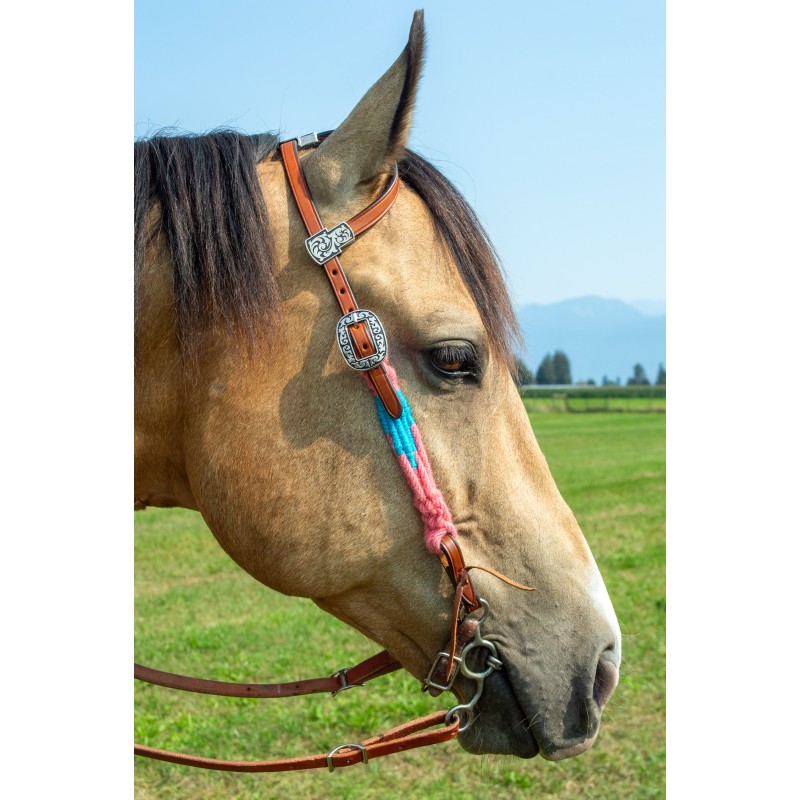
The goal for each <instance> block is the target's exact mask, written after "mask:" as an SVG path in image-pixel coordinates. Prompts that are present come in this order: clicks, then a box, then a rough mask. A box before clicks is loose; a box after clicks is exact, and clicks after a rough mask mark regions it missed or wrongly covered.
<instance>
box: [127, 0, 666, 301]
mask: <svg viewBox="0 0 800 800" xmlns="http://www.w3.org/2000/svg"><path fill="white" fill-rule="evenodd" d="M417 7H423V8H424V9H425V24H426V29H427V34H428V57H427V65H426V69H425V72H424V75H423V80H422V84H421V86H420V91H419V95H418V102H417V112H416V116H415V125H414V130H413V133H412V138H411V142H410V144H411V146H412V147H413V148H414V149H416V150H418V151H419V152H421V153H422V154H423V155H425V156H426V157H428V158H430V159H432V160H433V161H434V162H435V163H436V165H437V166H438V167H439V168H440V169H442V170H443V171H444V172H445V173H446V174H447V175H448V176H449V177H450V178H451V179H452V180H454V181H455V183H456V184H457V185H458V186H459V188H460V189H461V191H462V192H463V193H464V194H465V196H466V197H467V199H468V200H469V201H470V202H471V203H472V205H473V206H474V207H475V209H476V211H477V212H478V214H479V216H480V218H481V219H482V221H483V223H484V225H485V226H486V228H487V230H488V231H489V234H490V236H491V237H492V239H493V241H494V243H495V245H496V247H497V249H498V251H499V253H500V256H501V258H502V261H503V264H504V267H505V269H506V272H507V274H508V277H509V283H510V287H511V291H512V296H513V298H514V300H515V301H516V302H517V303H520V304H523V303H529V302H553V301H557V300H562V299H566V298H570V297H578V296H582V295H586V294H597V295H601V296H604V297H617V298H620V299H622V300H626V301H636V300H642V299H655V300H663V299H664V297H665V29H664V17H665V12H664V5H663V3H662V2H642V1H641V0H635V1H634V2H630V1H629V0H615V2H613V3H611V2H608V3H600V2H596V1H594V2H588V1H586V0H570V2H526V3H524V2H511V3H502V4H500V3H495V4H488V3H486V2H485V1H484V2H480V3H478V2H475V3H472V2H454V1H453V0H433V1H432V2H427V3H422V0H415V1H414V2H405V0H399V1H397V2H391V3H382V4H378V3H375V2H361V1H360V0H346V1H344V2H336V3H334V2H315V1H314V0H311V1H309V2H303V3H298V4H295V5H292V6H287V5H286V4H277V3H269V2H251V1H250V0H229V2H225V3H220V2H191V3H189V2H185V1H184V0H178V1H177V2H169V3H165V2H163V0H162V2H153V0H137V1H136V3H135V6H134V13H135V22H134V26H135V27H134V34H135V40H134V53H135V62H134V72H135V87H134V135H135V136H137V137H138V136H144V135H147V134H148V133H152V132H153V131H154V130H156V129H158V128H160V127H163V126H178V127H180V128H183V129H185V130H190V131H194V132H202V131H205V130H209V129H211V128H214V127H218V126H223V125H224V126H232V127H236V128H238V129H240V130H243V131H246V132H251V133H252V132H257V131H263V130H280V131H281V132H282V133H285V134H287V135H296V134H297V135H299V134H302V133H306V132H308V131H311V130H325V129H328V128H333V127H335V126H336V125H337V124H338V123H339V122H341V120H342V119H344V117H345V116H346V115H347V114H348V113H349V111H350V109H351V108H352V106H353V105H355V103H356V102H357V101H358V99H359V98H360V97H361V95H362V94H363V93H364V92H365V91H366V90H367V89H368V88H369V87H370V86H371V85H372V83H374V81H375V80H376V79H377V78H378V77H380V75H381V74H382V73H383V72H384V71H385V70H386V68H387V67H388V66H389V65H390V64H391V63H392V61H393V60H394V59H395V58H396V56H397V55H398V54H399V52H400V51H401V50H402V48H403V46H404V44H405V41H406V39H407V36H408V28H409V25H410V23H411V17H412V14H413V11H414V9H415V8H417ZM487 9H488V10H487ZM498 143H499V145H500V146H499V147H498V146H497V145H498ZM490 145H491V146H490ZM497 153H500V154H501V155H500V157H499V158H498V156H497Z"/></svg>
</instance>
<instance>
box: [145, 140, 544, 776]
mask: <svg viewBox="0 0 800 800" xmlns="http://www.w3.org/2000/svg"><path fill="white" fill-rule="evenodd" d="M327 135H328V133H325V134H319V135H317V134H308V135H307V136H302V137H299V138H298V139H291V140H288V141H285V142H282V143H281V145H280V154H281V157H282V161H283V165H284V169H285V172H286V177H287V179H288V182H289V185H290V187H291V190H292V194H293V196H294V198H295V202H296V204H297V208H298V210H299V211H300V216H301V217H302V219H303V223H304V225H305V227H306V230H307V232H308V238H307V239H306V243H305V244H306V250H307V251H308V254H309V256H310V257H311V258H312V259H313V260H314V261H315V262H316V263H317V264H318V265H319V266H321V267H322V268H323V270H324V271H325V274H326V276H327V278H328V281H329V282H330V284H331V288H332V289H333V292H334V296H335V297H336V300H337V302H338V304H339V307H340V309H341V311H342V314H343V316H342V317H341V319H340V320H339V323H338V325H337V342H338V344H339V348H340V350H341V351H342V355H343V356H344V358H345V360H346V361H347V363H348V364H349V365H350V366H351V367H352V368H353V369H355V370H357V371H359V372H361V374H362V375H363V376H364V378H365V380H366V382H367V384H368V386H369V387H370V389H371V390H372V392H373V394H374V395H375V401H376V406H377V407H378V416H379V418H380V420H381V424H382V426H383V427H384V432H386V434H387V437H388V438H389V440H390V442H391V443H392V447H393V449H394V451H395V455H396V456H397V458H398V461H399V462H400V465H401V468H402V469H403V472H404V474H405V475H406V479H407V481H408V483H409V487H410V488H411V490H412V494H413V496H414V503H415V505H416V506H417V508H418V509H419V510H420V513H421V514H422V516H423V520H424V522H425V526H426V545H427V546H428V549H429V550H431V551H432V552H435V553H436V555H437V556H438V557H439V560H440V562H441V564H442V567H443V569H444V570H445V572H446V573H447V576H448V577H449V579H450V581H451V583H452V584H453V587H454V590H455V591H454V597H453V609H452V617H451V625H450V636H449V642H448V643H447V645H446V649H443V650H442V651H441V652H440V653H439V654H438V656H437V657H436V659H435V661H434V663H433V665H432V666H431V669H430V672H429V673H428V676H427V678H426V679H425V680H424V681H423V684H422V689H423V691H425V690H427V691H429V692H430V693H431V694H432V695H433V696H436V695H439V694H441V693H442V692H443V691H446V690H448V689H450V688H451V687H452V685H453V683H454V681H455V679H456V677H457V676H458V674H459V673H460V674H462V675H464V677H466V678H468V679H470V680H472V681H474V682H475V683H476V684H477V687H476V691H475V694H474V695H473V697H472V699H471V700H470V701H469V702H468V703H466V704H459V705H456V706H454V707H453V708H451V709H449V710H447V711H445V710H442V711H437V712H435V713H433V714H429V715H427V716H424V717H420V718H418V719H415V720H412V721H411V722H407V723H405V724H403V725H400V726H398V727H396V728H392V729H391V730H389V731H386V732H385V733H382V734H379V735H377V736H374V737H372V738H370V739H366V740H365V741H363V742H360V743H357V744H353V743H348V744H341V745H338V746H337V747H334V748H333V749H332V750H330V751H329V752H328V753H323V754H318V755H312V756H303V757H298V758H285V759H273V760H268V761H228V760H221V759H212V758H204V757H201V756H194V755H188V754H184V753H174V752H170V751H167V750H159V749H156V748H153V747H147V746H144V745H139V744H136V745H134V754H135V755H137V756H144V757H147V758H154V759H157V760H160V761H169V762H172V763H174V764H183V765H185V766H191V767H201V768H204V769H212V770H225V771H229V772H280V771H286V770H301V769H314V768H319V767H326V766H327V767H328V769H329V770H330V771H333V770H334V769H336V768H337V767H346V766H350V765H352V764H357V763H365V764H366V763H367V762H368V760H369V759H371V758H378V757H380V756H385V755H390V754H391V753H397V752H401V751H405V750H411V749H414V748H416V747H423V746H426V745H431V744H438V743H440V742H445V741H448V740H450V739H453V738H454V737H455V736H457V735H458V733H459V731H462V730H465V729H466V728H467V727H469V725H471V724H472V721H473V719H474V707H475V705H476V703H477V702H478V700H479V699H480V696H481V694H482V692H483V684H484V681H485V680H486V679H487V678H488V677H489V675H491V673H492V672H494V671H495V670H498V669H501V668H502V662H501V661H500V659H499V657H498V654H497V650H496V648H495V645H494V643H493V642H492V641H491V640H488V639H484V638H483V637H482V635H481V625H482V624H483V622H484V621H485V620H486V618H487V616H488V611H489V604H488V603H487V601H486V600H485V599H482V598H480V597H479V596H478V593H477V591H476V590H475V587H474V585H473V583H472V581H471V579H470V577H469V571H470V570H471V569H484V570H486V571H488V572H490V573H492V574H493V575H495V576H496V577H499V578H500V579H501V580H504V581H506V582H507V583H510V584H511V585H514V586H516V587H517V588H520V589H525V590H530V589H529V587H523V586H520V585H519V584H515V583H514V582H513V581H510V580H509V579H507V578H505V577H504V576H502V575H500V574H499V573H496V572H494V571H493V570H489V569H487V568H485V567H472V566H467V565H466V563H465V561H464V557H463V554H462V552H461V548H460V547H459V545H458V542H457V541H456V539H455V534H456V531H455V527H454V526H453V525H452V520H451V518H450V514H449V510H448V509H447V506H446V503H445V502H444V499H443V498H442V497H441V494H440V493H439V492H438V489H437V488H436V486H435V482H434V481H433V477H432V473H431V472H430V464H429V462H428V460H427V455H426V454H425V450H424V446H423V444H422V440H421V435H420V434H419V431H418V429H417V428H416V425H415V423H414V420H413V417H412V416H411V411H410V408H409V406H408V403H407V401H406V400H405V398H404V397H403V394H402V392H401V391H400V389H399V388H398V386H397V380H396V375H395V374H394V371H393V370H392V368H391V367H390V366H389V364H388V362H387V361H386V353H387V342H386V334H385V332H384V330H383V326H382V325H381V323H380V320H378V318H377V316H376V315H375V314H374V313H372V312H371V311H367V310H365V309H359V307H358V304H357V303H356V300H355V297H354V295H353V291H352V289H351V287H350V284H349V283H348V280H347V277H346V275H345V273H344V270H343V269H342V265H341V262H340V261H339V258H338V256H339V255H340V254H341V252H342V248H343V247H344V246H346V245H347V244H349V243H350V242H352V241H354V240H355V238H356V237H357V236H358V235H359V234H361V233H364V232H365V231H367V230H369V228H371V227H372V226H373V225H374V224H375V223H377V222H378V221H379V220H380V219H381V218H382V217H383V216H384V215H385V214H386V212H387V211H388V210H389V209H390V208H391V206H392V204H393V202H394V200H395V199H396V197H397V195H398V192H399V188H400V180H399V176H398V172H397V165H395V168H394V174H393V176H392V178H391V180H390V181H389V185H388V186H387V188H386V189H385V190H384V192H383V193H382V194H381V196H380V197H378V199H377V200H375V201H374V202H373V203H372V204H371V205H370V206H368V207H367V208H366V209H364V210H363V211H362V212H361V213H359V214H357V215H356V216H355V217H353V218H352V219H351V220H349V221H348V222H341V223H339V224H338V225H336V226H335V227H333V228H331V229H330V230H328V229H327V228H325V227H324V226H323V224H322V221H321V220H320V217H319V214H318V213H317V209H316V206H315V205H314V201H313V199H312V198H311V192H310V190H309V188H308V184H307V183H306V180H305V177H304V175H303V169H302V166H301V163H300V158H299V154H298V145H299V147H300V148H304V147H310V146H313V145H316V144H318V143H319V142H320V141H321V140H322V139H324V138H325V137H326V136H327ZM438 501H440V504H439V505H437V502H438ZM432 507H433V508H435V509H437V513H438V516H435V515H432V512H431V510H430V509H431V508H432ZM432 520H433V521H432ZM479 610H482V611H483V614H482V616H479V617H478V616H475V612H478V611H479ZM477 648H481V649H484V650H486V651H487V652H486V654H485V658H484V665H483V668H482V669H475V668H472V667H470V666H469V665H468V664H467V655H468V653H469V652H470V651H471V650H474V649H477ZM473 661H474V659H473ZM401 668H402V665H401V664H400V663H399V662H398V661H396V660H395V659H394V658H392V656H391V655H389V653H388V652H387V651H385V650H384V651H382V652H380V653H377V654H376V655H374V656H371V657H370V658H368V659H366V660H365V661H362V662H361V663H360V664H357V665H355V666H353V667H347V668H343V669H340V670H338V671H336V672H334V673H333V674H332V675H330V676H328V677H323V678H312V679H308V680H300V681H294V682H287V683H234V682H226V681H215V680H204V679H201V678H192V677H187V676H184V675H178V674H175V673H170V672H162V671H160V670H155V669H151V668H150V667H145V666H143V665H141V664H134V677H135V678H136V679H138V680H141V681H146V682H148V683H151V684H155V685H157V686H164V687H167V688H170V689H179V690H182V691H188V692H199V693H201V694H212V695H220V696H225V697H252V698H274V697H296V696H298V695H305V694H318V693H323V692H330V693H331V695H334V696H335V695H337V694H339V692H342V691H345V690H346V689H352V688H353V687H355V686H363V685H364V684H365V683H366V682H367V681H370V680H372V679H374V678H379V677H381V676H383V675H387V674H389V673H391V672H395V671H396V670H398V669H401ZM435 726H441V727H435Z"/></svg>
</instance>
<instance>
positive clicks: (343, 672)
mask: <svg viewBox="0 0 800 800" xmlns="http://www.w3.org/2000/svg"><path fill="white" fill-rule="evenodd" d="M349 669H352V667H343V668H342V669H340V670H337V671H336V672H331V678H333V677H338V678H339V682H340V683H341V684H342V685H341V686H340V687H339V688H338V689H334V690H333V691H332V692H331V697H336V695H337V694H339V692H343V691H345V689H355V688H356V686H364V684H363V683H350V682H349V681H348V680H347V670H349ZM356 746H357V745H344V744H343V745H342V747H356Z"/></svg>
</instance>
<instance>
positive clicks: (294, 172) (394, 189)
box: [280, 139, 403, 419]
mask: <svg viewBox="0 0 800 800" xmlns="http://www.w3.org/2000/svg"><path fill="white" fill-rule="evenodd" d="M280 151H281V158H282V160H283V166H284V169H285V170H286V178H287V180H288V181H289V186H290V187H291V190H292V195H293V196H294V199H295V202H296V203H297V209H298V211H299V212H300V216H301V217H302V219H303V225H305V228H306V230H307V231H308V234H309V236H314V235H315V234H317V233H319V232H320V231H321V230H322V229H323V227H324V226H323V224H322V220H320V218H319V214H318V213H317V209H316V206H315V205H314V200H313V199H312V197H311V191H310V189H309V188H308V184H307V183H306V179H305V176H304V175H303V168H302V166H301V165H300V158H299V156H298V155H297V141H296V140H295V139H292V140H291V141H288V142H283V143H282V144H281V146H280ZM399 188H400V184H399V179H398V177H397V172H396V171H395V175H394V178H393V180H392V182H391V183H390V185H389V187H388V189H387V190H386V191H385V192H384V193H383V194H382V195H381V196H380V197H379V198H378V199H377V200H376V201H375V202H374V203H372V204H371V205H370V206H369V207H368V208H366V209H364V211H362V212H361V213H360V214H357V215H356V216H355V217H353V219H352V220H350V222H349V223H348V225H350V227H351V229H352V230H353V233H354V234H356V235H357V234H358V233H363V232H364V231H365V230H367V229H368V228H370V227H371V226H372V225H374V224H375V223H376V222H377V221H378V220H379V219H381V217H383V215H384V214H385V213H386V212H387V211H388V210H389V208H390V207H391V205H392V203H393V202H394V200H395V198H396V197H397V193H398V191H399ZM353 226H355V227H353ZM322 268H323V269H324V270H325V274H326V275H327V276H328V281H329V282H330V284H331V287H332V288H333V294H334V296H335V297H336V302H337V303H338V304H339V308H340V309H341V310H342V314H349V313H350V312H351V311H355V310H356V309H358V303H357V302H356V298H355V296H354V295H353V290H352V289H351V288H350V284H349V283H348V281H347V276H346V275H345V274H344V270H343V269H342V265H341V262H340V261H339V259H338V258H337V257H336V256H333V257H332V258H330V259H329V260H328V261H326V262H325V263H324V264H323V265H322ZM348 330H349V333H350V336H351V337H352V339H353V345H354V347H355V349H356V352H357V353H358V354H359V356H361V357H364V356H369V355H372V354H373V353H375V347H374V346H373V343H372V339H371V337H370V335H369V333H368V330H367V326H366V325H365V324H364V323H361V322H359V323H357V324H355V325H350V326H349V328H348ZM365 374H366V375H367V376H368V377H369V379H370V381H371V383H372V386H373V387H374V388H375V391H376V392H377V394H378V397H380V399H381V401H382V402H383V405H384V406H385V407H386V410H387V411H388V412H389V414H391V415H392V417H394V418H395V419H399V418H400V416H401V415H402V413H403V409H402V406H401V405H400V400H399V398H398V397H397V393H396V392H395V390H394V387H393V386H392V382H391V381H390V380H389V376H388V374H387V372H386V367H385V366H384V365H383V364H379V365H378V366H377V367H375V368H374V369H371V370H368V371H366V373H365Z"/></svg>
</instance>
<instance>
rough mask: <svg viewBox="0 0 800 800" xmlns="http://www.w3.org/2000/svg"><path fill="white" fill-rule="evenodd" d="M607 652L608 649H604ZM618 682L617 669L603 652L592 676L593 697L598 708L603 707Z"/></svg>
mask: <svg viewBox="0 0 800 800" xmlns="http://www.w3.org/2000/svg"><path fill="white" fill-rule="evenodd" d="M606 652H608V651H606ZM617 683H619V670H618V669H617V668H616V667H615V666H614V665H613V664H612V663H611V662H610V661H609V660H608V659H607V658H605V653H604V654H603V655H602V656H600V660H599V661H598V662H597V672H596V673H595V676H594V699H595V702H596V703H597V705H598V707H599V708H601V709H602V708H603V706H605V704H606V703H607V702H608V699H609V697H611V695H612V694H614V689H616V688H617Z"/></svg>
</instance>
